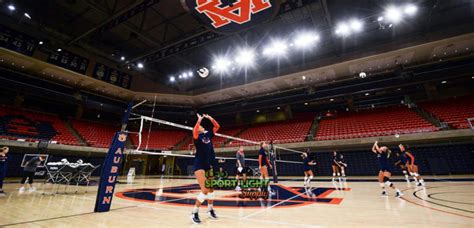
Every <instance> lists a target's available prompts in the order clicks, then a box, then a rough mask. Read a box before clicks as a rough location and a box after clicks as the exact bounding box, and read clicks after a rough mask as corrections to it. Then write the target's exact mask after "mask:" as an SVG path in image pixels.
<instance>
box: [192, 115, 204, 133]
mask: <svg viewBox="0 0 474 228" xmlns="http://www.w3.org/2000/svg"><path fill="white" fill-rule="evenodd" d="M196 115H197V118H198V120H197V122H196V125H194V128H193V138H194V139H198V137H199V127H200V126H201V121H202V118H203V116H201V115H199V113H198V114H196Z"/></svg>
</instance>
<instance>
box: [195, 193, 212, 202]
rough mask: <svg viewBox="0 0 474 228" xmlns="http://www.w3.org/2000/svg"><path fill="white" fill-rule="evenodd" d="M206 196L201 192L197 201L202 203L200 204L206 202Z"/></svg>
mask: <svg viewBox="0 0 474 228" xmlns="http://www.w3.org/2000/svg"><path fill="white" fill-rule="evenodd" d="M208 195H209V194H208ZM206 198H207V196H206V194H204V193H203V192H200V193H199V195H198V196H197V200H198V201H199V202H200V203H203V202H204V201H206Z"/></svg>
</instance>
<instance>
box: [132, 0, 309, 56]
mask: <svg viewBox="0 0 474 228" xmlns="http://www.w3.org/2000/svg"><path fill="white" fill-rule="evenodd" d="M317 1H318V0H288V1H286V2H285V3H283V4H282V5H281V8H280V11H279V13H278V15H282V14H285V13H288V12H290V11H293V10H296V9H299V8H302V7H306V6H307V5H309V4H313V3H315V2H317ZM182 37H186V38H184V39H180V40H177V41H175V42H173V43H172V44H170V45H167V46H165V47H162V48H157V49H155V50H152V51H150V52H149V53H146V54H144V55H140V56H137V57H135V58H132V60H131V61H132V62H133V61H143V62H146V63H153V62H158V61H160V60H162V59H164V58H167V57H169V56H173V55H176V54H178V53H181V52H183V51H186V50H189V49H192V48H195V47H199V46H202V45H204V44H206V43H208V42H211V41H217V40H218V39H220V38H224V37H225V35H222V34H217V33H215V32H213V31H204V32H202V33H198V34H193V33H190V34H188V35H183V36H182Z"/></svg>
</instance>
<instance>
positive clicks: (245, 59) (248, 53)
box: [235, 48, 255, 66]
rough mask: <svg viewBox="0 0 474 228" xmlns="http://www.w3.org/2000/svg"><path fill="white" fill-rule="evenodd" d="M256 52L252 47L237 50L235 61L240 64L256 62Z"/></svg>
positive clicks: (245, 64)
mask: <svg viewBox="0 0 474 228" xmlns="http://www.w3.org/2000/svg"><path fill="white" fill-rule="evenodd" d="M254 60H255V52H254V51H253V50H252V49H249V48H244V49H240V50H238V51H237V55H236V57H235V62H236V63H237V64H239V65H240V66H251V65H252V64H254V63H255V61H254Z"/></svg>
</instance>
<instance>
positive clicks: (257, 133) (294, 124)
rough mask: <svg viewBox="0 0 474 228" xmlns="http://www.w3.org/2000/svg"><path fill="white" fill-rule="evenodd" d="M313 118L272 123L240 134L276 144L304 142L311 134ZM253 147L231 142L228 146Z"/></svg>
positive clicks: (254, 139)
mask: <svg viewBox="0 0 474 228" xmlns="http://www.w3.org/2000/svg"><path fill="white" fill-rule="evenodd" d="M312 123H313V116H304V117H301V118H300V117H299V118H294V119H291V120H287V121H282V122H271V123H264V124H256V125H253V126H250V127H249V128H248V129H246V130H244V131H243V132H242V133H240V134H239V137H240V138H243V139H248V140H252V141H257V142H259V141H270V140H273V142H275V143H295V142H303V141H304V140H305V138H306V136H307V135H308V133H309V130H310V128H311V124H312ZM240 145H251V144H249V143H246V142H240V141H231V142H230V143H229V144H228V145H227V146H240Z"/></svg>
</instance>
